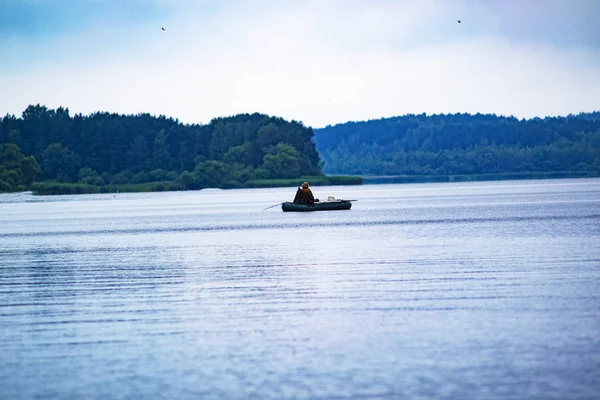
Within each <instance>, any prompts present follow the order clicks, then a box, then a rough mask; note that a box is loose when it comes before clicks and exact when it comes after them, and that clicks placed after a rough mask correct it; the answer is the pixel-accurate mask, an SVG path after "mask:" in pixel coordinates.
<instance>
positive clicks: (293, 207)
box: [281, 201, 352, 211]
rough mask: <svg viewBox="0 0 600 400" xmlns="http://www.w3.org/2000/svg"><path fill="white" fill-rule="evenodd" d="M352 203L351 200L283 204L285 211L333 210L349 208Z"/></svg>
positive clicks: (282, 207)
mask: <svg viewBox="0 0 600 400" xmlns="http://www.w3.org/2000/svg"><path fill="white" fill-rule="evenodd" d="M350 207H352V203H351V202H349V201H324V202H319V203H315V204H313V205H310V206H309V205H306V204H295V203H292V202H285V203H282V204H281V209H282V210H283V211H333V210H349V209H350Z"/></svg>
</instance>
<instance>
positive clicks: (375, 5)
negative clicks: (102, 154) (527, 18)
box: [0, 1, 600, 127]
mask: <svg viewBox="0 0 600 400" xmlns="http://www.w3.org/2000/svg"><path fill="white" fill-rule="evenodd" d="M175 4H178V6H177V7H180V8H176V9H175V10H171V11H172V12H171V13H170V15H172V17H171V19H170V20H168V21H166V22H165V23H164V25H165V27H166V29H167V30H166V31H164V32H163V31H161V30H160V27H159V26H155V25H154V24H152V25H150V24H148V25H136V26H135V28H131V27H126V26H124V27H114V26H111V29H110V30H103V28H102V27H101V26H94V27H91V28H90V31H88V32H82V34H81V35H79V36H77V37H75V38H72V37H68V38H67V37H58V38H54V39H49V40H47V41H46V42H45V43H43V45H44V46H45V49H46V50H45V56H44V57H41V58H40V59H39V60H36V63H35V64H30V65H29V66H26V67H24V68H21V69H20V70H19V71H15V70H14V69H11V72H10V74H7V73H2V74H1V75H0V87H2V88H6V91H4V90H3V92H4V93H9V95H3V96H2V97H0V112H10V113H15V114H20V113H21V112H22V110H23V109H24V108H25V107H26V106H27V105H28V104H31V103H42V104H45V105H47V106H49V107H58V106H61V105H62V106H66V107H69V109H70V110H71V111H72V112H82V113H89V112H92V111H111V112H120V113H137V112H150V113H153V114H164V115H168V116H173V117H176V118H179V119H181V120H182V121H185V122H201V123H207V122H208V121H209V120H210V119H211V118H214V117H218V116H224V115H232V114H236V113H241V112H254V111H258V112H264V113H268V114H271V115H277V116H282V117H284V118H287V119H295V120H301V121H303V122H305V123H306V124H308V125H311V126H315V127H321V126H324V125H327V124H333V123H338V122H344V121H348V120H363V119H370V118H380V117H386V116H393V115H401V114H404V113H422V112H427V113H449V112H471V113H475V112H490V113H497V114H505V115H508V114H512V115H515V116H518V117H531V116H536V115H537V116H543V115H553V114H554V115H555V114H567V113H570V112H573V113H577V112H580V111H589V110H592V109H594V108H597V107H598V105H599V103H598V102H597V99H598V97H597V93H600V79H598V77H599V76H600V55H599V54H598V53H593V52H590V51H589V50H587V49H586V48H584V47H573V48H572V49H565V48H561V49H558V48H556V46H553V45H552V43H546V44H544V43H534V42H531V41H524V42H516V41H514V40H511V39H510V38H508V37H503V36H502V35H491V34H487V33H484V32H475V33H470V34H465V33H464V32H463V31H461V30H460V29H462V28H463V26H462V25H459V24H457V23H456V19H457V18H456V17H455V15H453V14H452V11H453V9H452V7H450V6H448V5H447V4H452V3H440V2H413V1H400V2H398V1H379V2H365V1H352V2H341V1H331V2H316V1H308V2H303V3H292V4H291V5H290V4H289V3H282V2H279V3H275V2H270V1H265V2H259V3H258V4H260V6H256V4H257V3H253V4H254V7H253V6H252V4H251V2H240V3H236V4H237V7H229V8H227V9H218V10H215V9H211V10H209V11H207V9H206V5H207V4H208V3H175ZM190 4H192V6H190ZM282 4H283V5H282ZM183 5H185V7H184V6H183ZM207 12H209V13H210V18H207V17H206V16H205V13H207ZM479 15H480V16H481V15H483V13H480V14H479ZM482 18H483V17H482ZM487 18H492V16H490V15H488V17H487ZM490 21H493V19H492V20H490ZM466 29H474V28H473V27H468V28H466ZM21 45H23V46H25V45H24V44H21ZM41 45H42V44H40V43H38V44H36V45H35V46H37V48H40V47H39V46H41ZM31 49H32V47H31V46H29V47H24V48H22V49H21V50H20V51H22V52H23V53H22V54H27V52H28V51H31ZM14 51H15V50H14V49H13V53H14ZM53 53H54V54H55V56H52V54H53ZM14 54H16V53H14ZM0 68H2V67H0Z"/></svg>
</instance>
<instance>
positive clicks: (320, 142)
mask: <svg viewBox="0 0 600 400" xmlns="http://www.w3.org/2000/svg"><path fill="white" fill-rule="evenodd" d="M314 141H315V144H316V146H317V151H318V152H319V154H320V156H321V159H322V160H323V162H324V167H323V170H324V172H325V173H328V174H355V175H363V176H366V175H377V176H383V175H421V176H425V175H453V174H503V173H523V172H532V173H533V172H536V173H538V172H539V173H549V172H560V171H571V172H577V171H579V172H582V173H584V172H585V173H589V174H591V175H598V174H600V112H592V113H582V114H579V115H569V116H567V117H547V118H532V119H517V118H514V117H504V116H497V115H494V114H474V115H471V114H447V115H443V114H442V115H425V114H420V115H414V114H409V115H404V116H398V117H392V118H382V119H378V120H370V121H361V122H347V123H343V124H338V125H335V126H327V127H325V128H322V129H316V130H315V138H314Z"/></svg>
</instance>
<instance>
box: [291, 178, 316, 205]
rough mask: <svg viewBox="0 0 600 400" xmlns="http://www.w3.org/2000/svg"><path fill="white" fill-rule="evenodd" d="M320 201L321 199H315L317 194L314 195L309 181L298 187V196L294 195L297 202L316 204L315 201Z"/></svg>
mask: <svg viewBox="0 0 600 400" xmlns="http://www.w3.org/2000/svg"><path fill="white" fill-rule="evenodd" d="M318 201H319V199H315V196H313V193H312V191H311V190H310V187H309V185H308V182H304V183H303V184H302V187H301V188H298V190H297V191H296V197H294V203H295V204H307V205H309V206H310V205H313V204H315V202H318Z"/></svg>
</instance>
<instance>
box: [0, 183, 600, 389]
mask: <svg viewBox="0 0 600 400" xmlns="http://www.w3.org/2000/svg"><path fill="white" fill-rule="evenodd" d="M313 192H314V193H315V196H316V197H319V198H321V199H322V200H324V199H326V198H327V196H330V195H331V196H335V197H337V198H345V199H358V201H357V202H354V203H353V206H352V209H351V210H348V211H326V212H325V211H324V212H314V213H284V212H282V211H281V208H280V207H274V208H271V209H267V210H264V209H265V208H266V207H269V206H271V205H273V204H277V203H279V202H282V201H291V199H293V197H294V194H295V188H277V189H248V190H243V189H240V190H202V191H190V192H170V193H148V194H140V193H136V194H129V193H118V194H101V195H77V196H48V197H46V196H32V195H30V194H27V193H24V194H5V195H0V332H1V335H0V354H1V359H0V388H1V392H0V398H2V399H11V400H15V399H32V398H40V399H41V398H43V399H46V398H48V399H50V398H52V399H54V398H56V399H198V398H215V399H254V398H255V399H365V398H369V399H399V398H400V399H402V398H407V399H434V398H436V399H597V398H599V397H600V179H573V180H539V181H499V182H475V183H431V184H406V185H364V186H347V187H313Z"/></svg>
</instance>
